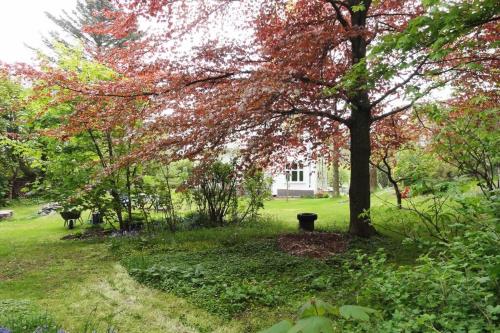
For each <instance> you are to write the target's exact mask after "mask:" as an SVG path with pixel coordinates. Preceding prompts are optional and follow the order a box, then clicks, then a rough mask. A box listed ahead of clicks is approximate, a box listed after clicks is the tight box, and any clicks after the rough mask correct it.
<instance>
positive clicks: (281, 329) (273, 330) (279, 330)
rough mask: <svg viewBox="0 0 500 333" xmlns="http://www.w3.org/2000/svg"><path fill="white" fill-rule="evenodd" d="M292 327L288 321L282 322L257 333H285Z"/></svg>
mask: <svg viewBox="0 0 500 333" xmlns="http://www.w3.org/2000/svg"><path fill="white" fill-rule="evenodd" d="M292 326H293V324H292V323H291V322H290V321H288V320H283V321H280V322H279V323H277V324H276V325H273V326H271V327H269V328H268V329H265V330H263V331H259V333H287V332H288V331H289V330H290V329H291V328H292Z"/></svg>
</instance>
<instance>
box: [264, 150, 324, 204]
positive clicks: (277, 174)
mask: <svg viewBox="0 0 500 333" xmlns="http://www.w3.org/2000/svg"><path fill="white" fill-rule="evenodd" d="M327 171H328V167H327V165H326V163H325V162H324V161H323V160H321V159H319V160H316V161H309V162H302V161H289V162H288V163H286V165H284V166H283V168H281V169H278V171H272V172H271V171H269V172H268V174H269V175H270V176H271V178H272V180H273V183H272V187H271V190H272V195H273V196H278V197H300V196H309V195H315V194H318V193H324V192H327V191H328V175H327Z"/></svg>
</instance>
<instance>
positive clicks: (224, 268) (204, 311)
mask: <svg viewBox="0 0 500 333" xmlns="http://www.w3.org/2000/svg"><path fill="white" fill-rule="evenodd" d="M387 199H389V200H390V199H391V198H390V193H389V194H387V193H383V194H382V198H374V199H373V204H374V205H379V204H380V203H381V201H382V200H387ZM10 208H11V209H13V210H14V217H13V218H11V219H8V220H2V222H0V267H1V268H2V269H1V270H0V300H2V299H3V300H16V301H23V300H26V301H29V302H30V304H33V306H36V307H37V308H38V309H41V311H47V313H48V314H50V316H51V317H52V318H54V320H55V321H56V322H57V323H58V324H59V325H60V327H64V328H65V329H66V330H68V331H71V332H85V331H86V326H87V328H92V327H96V328H99V329H100V330H101V331H104V330H105V329H107V328H108V327H115V328H116V329H117V330H118V331H119V332H144V331H145V329H146V328H147V331H148V332H253V331H255V330H256V329H257V328H261V327H264V326H266V325H268V324H269V323H271V322H274V321H275V320H277V319H279V318H282V317H286V316H287V315H288V316H289V315H290V314H292V313H294V312H295V310H296V307H297V306H298V304H300V303H301V302H302V301H303V300H304V299H306V298H307V297H309V296H311V295H317V294H319V295H322V297H323V298H326V299H331V300H332V301H338V300H342V301H346V302H347V301H352V300H350V297H349V288H347V286H344V285H343V284H342V281H343V280H345V277H344V276H343V273H342V269H341V266H339V265H340V263H339V261H337V260H333V261H331V262H328V263H325V262H322V261H318V260H313V259H303V258H300V259H299V258H295V257H291V256H289V255H286V254H284V253H282V252H280V251H279V250H278V249H277V248H276V246H275V242H274V240H273V239H274V237H275V236H276V235H277V234H280V233H283V232H293V231H295V230H296V229H297V220H296V214H297V213H300V212H305V211H310V212H315V213H317V214H318V215H319V220H318V223H317V225H318V228H319V229H322V230H346V227H347V217H348V205H347V201H346V198H339V199H290V200H288V201H287V200H282V199H277V200H271V201H269V202H266V208H265V210H264V214H265V216H266V217H267V218H266V219H265V220H266V222H262V223H261V224H259V225H248V226H244V227H227V228H220V229H209V230H208V229H204V230H196V231H186V232H179V233H176V234H171V233H165V234H161V235H158V236H157V237H156V238H155V239H143V238H130V239H128V238H124V239H119V240H107V241H63V240H61V237H62V236H64V235H67V234H68V230H66V229H65V228H64V227H63V222H62V219H61V218H60V217H59V216H57V215H50V216H46V217H39V216H38V215H37V214H36V212H37V210H38V208H39V206H38V205H36V204H27V203H20V204H17V205H14V206H12V207H10ZM81 228H83V227H82V226H80V225H78V226H77V231H78V229H81ZM400 246H401V245H400V243H399V242H398V241H394V240H393V239H390V238H379V239H376V240H375V241H371V242H366V241H362V240H359V241H356V242H354V243H353V250H355V249H361V250H363V251H365V252H366V251H375V250H376V248H378V247H386V248H389V249H392V250H389V251H390V253H403V255H401V256H394V257H393V261H394V262H407V261H408V262H410V261H411V260H412V258H414V256H415V254H414V253H408V252H404V251H397V249H399V247H400ZM350 255H352V253H349V254H347V256H346V257H342V258H343V259H346V260H348V258H349V256H350ZM342 258H341V259H342ZM343 259H342V260H343ZM200 264H201V266H199V265H200ZM155 265H156V266H157V267H160V270H169V269H170V270H173V271H176V272H175V273H172V274H178V278H176V279H174V280H170V282H168V281H167V280H168V279H163V280H161V279H160V280H155V279H151V278H150V275H151V274H149V273H148V274H144V272H145V271H147V270H148V269H151V268H152V267H153V266H155ZM197 267H198V268H197ZM196 269H198V270H196ZM127 270H128V271H129V272H130V273H131V274H132V275H133V276H134V277H135V279H134V278H133V277H131V275H129V274H128V273H127ZM162 272H164V271H161V272H160V273H159V274H160V275H161V274H163V273H162ZM151 273H152V274H153V275H154V274H155V273H158V272H155V271H154V269H153V270H152V271H151ZM141 274H142V275H141ZM169 274H170V273H169ZM169 276H170V275H169ZM137 281H140V282H143V284H141V283H138V282H137ZM158 281H160V282H161V283H159V282H158ZM165 281H167V282H165ZM169 283H170V284H169ZM0 320H1V316H0ZM1 324H2V323H1V322H0V326H1ZM87 331H88V329H87Z"/></svg>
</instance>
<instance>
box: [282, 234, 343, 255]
mask: <svg viewBox="0 0 500 333" xmlns="http://www.w3.org/2000/svg"><path fill="white" fill-rule="evenodd" d="M348 243H349V240H348V237H347V236H346V235H343V234H336V233H330V232H302V233H299V234H286V235H281V236H279V237H278V245H279V247H280V249H281V250H283V251H285V252H287V253H290V254H292V255H295V256H302V257H309V258H326V257H329V256H331V255H333V254H336V253H342V252H344V251H345V250H346V249H347V245H348Z"/></svg>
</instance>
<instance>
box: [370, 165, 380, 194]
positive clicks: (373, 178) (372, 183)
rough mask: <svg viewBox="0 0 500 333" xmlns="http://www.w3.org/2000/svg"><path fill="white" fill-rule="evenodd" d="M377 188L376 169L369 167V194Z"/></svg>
mask: <svg viewBox="0 0 500 333" xmlns="http://www.w3.org/2000/svg"><path fill="white" fill-rule="evenodd" d="M377 188H378V181H377V168H375V167H370V192H372V193H373V192H375V191H376V190H377Z"/></svg>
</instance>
